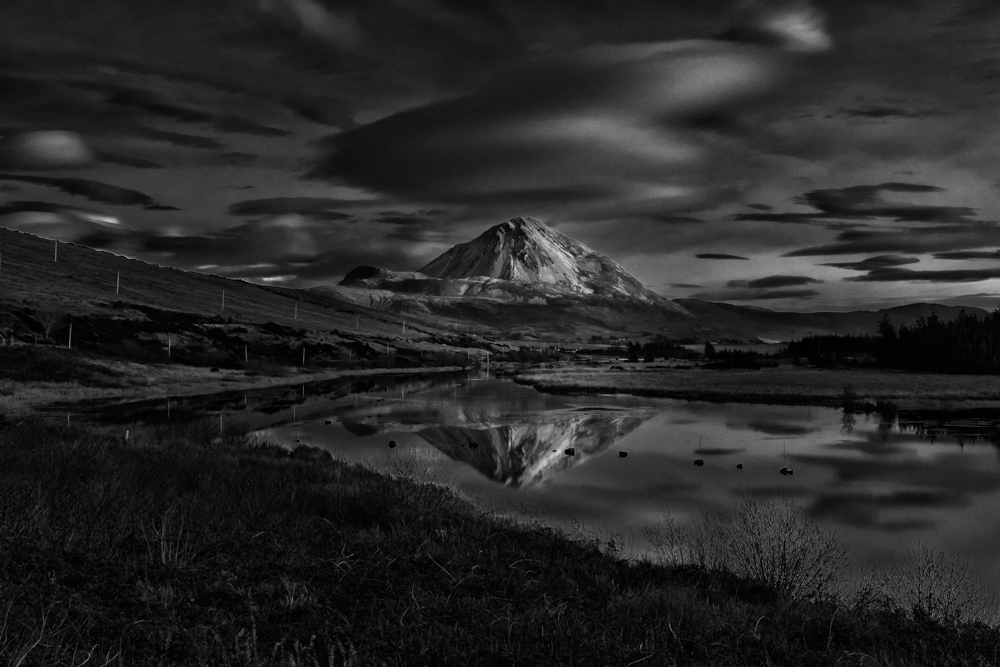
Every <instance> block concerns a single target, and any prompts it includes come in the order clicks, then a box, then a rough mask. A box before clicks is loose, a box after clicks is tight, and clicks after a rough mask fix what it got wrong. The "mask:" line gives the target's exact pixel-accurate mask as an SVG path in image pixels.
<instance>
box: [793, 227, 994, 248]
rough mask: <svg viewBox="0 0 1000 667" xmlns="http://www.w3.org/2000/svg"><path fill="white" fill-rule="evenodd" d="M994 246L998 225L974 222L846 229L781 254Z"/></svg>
mask: <svg viewBox="0 0 1000 667" xmlns="http://www.w3.org/2000/svg"><path fill="white" fill-rule="evenodd" d="M997 245H1000V225H997V224H996V223H993V222H977V223H968V224H961V225H957V224H956V225H941V226H935V227H923V226H921V227H910V228H907V229H892V230H870V229H845V230H843V231H841V232H839V233H838V234H837V236H836V240H835V241H834V242H833V243H827V244H823V245H818V246H810V247H807V248H801V249H799V250H794V251H792V252H788V253H785V255H784V256H785V257H812V256H819V255H855V254H869V253H914V254H923V253H933V252H941V251H947V250H962V249H966V248H982V247H983V246H997Z"/></svg>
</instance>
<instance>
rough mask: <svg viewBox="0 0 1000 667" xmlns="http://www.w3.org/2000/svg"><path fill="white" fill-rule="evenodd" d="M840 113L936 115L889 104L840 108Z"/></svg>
mask: <svg viewBox="0 0 1000 667" xmlns="http://www.w3.org/2000/svg"><path fill="white" fill-rule="evenodd" d="M839 113H841V114H843V115H845V116H853V117H862V118H924V117H926V116H933V115H936V113H935V112H933V111H928V110H908V109H901V108H898V107H889V106H871V107H865V108H863V109H841V110H840V112H839Z"/></svg>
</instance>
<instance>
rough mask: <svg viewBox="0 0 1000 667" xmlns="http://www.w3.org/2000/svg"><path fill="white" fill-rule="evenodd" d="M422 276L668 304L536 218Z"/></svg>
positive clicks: (455, 253) (439, 262)
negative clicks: (487, 280) (538, 286)
mask: <svg viewBox="0 0 1000 667" xmlns="http://www.w3.org/2000/svg"><path fill="white" fill-rule="evenodd" d="M420 273H423V274H424V275H427V276H431V277H433V278H441V279H443V280H448V279H459V280H461V279H470V278H480V277H483V278H492V279H496V280H504V281H515V282H522V283H542V284H544V285H550V286H553V287H556V288H560V289H563V290H568V291H570V292H574V293H576V294H585V295H594V296H605V297H621V298H626V299H635V300H638V301H644V302H650V303H654V302H660V301H664V299H663V297H661V296H660V295H659V294H657V293H655V292H653V291H652V290H650V289H649V288H647V287H646V286H645V285H643V284H642V283H641V282H639V280H638V279H637V278H636V277H635V276H633V275H632V274H630V273H629V272H628V271H626V270H625V269H623V268H622V267H621V266H619V265H618V264H617V263H615V262H614V261H613V260H611V259H610V258H608V257H607V256H605V255H602V254H601V253H599V252H596V251H594V250H592V249H590V248H589V247H587V246H586V245H584V244H583V243H580V242H579V241H577V240H576V239H573V238H570V237H569V236H566V235H565V234H563V233H561V232H558V231H556V230H555V229H552V228H551V227H548V226H547V225H545V224H544V223H542V222H540V221H538V220H535V219H534V218H513V219H511V220H508V221H507V222H504V223H501V224H499V225H496V226H494V227H491V228H490V229H488V230H486V231H485V232H483V233H482V234H481V235H480V236H478V237H477V238H475V239H473V240H471V241H469V242H468V243H460V244H458V245H456V246H455V247H453V248H452V249H451V250H449V251H447V252H445V253H444V254H443V255H441V256H440V257H438V258H437V259H435V260H434V261H432V262H430V263H429V264H427V265H426V266H424V267H423V268H422V269H420Z"/></svg>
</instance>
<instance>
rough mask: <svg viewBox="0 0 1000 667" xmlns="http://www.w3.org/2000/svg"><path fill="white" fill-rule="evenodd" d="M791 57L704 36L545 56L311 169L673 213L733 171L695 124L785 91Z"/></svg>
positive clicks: (524, 199)
mask: <svg viewBox="0 0 1000 667" xmlns="http://www.w3.org/2000/svg"><path fill="white" fill-rule="evenodd" d="M785 55H786V54H783V53H781V52H780V51H777V50H768V49H761V48H756V47H749V46H747V45H745V44H740V43H728V42H721V41H709V40H704V41H688V42H654V43H646V44H617V45H608V46H599V47H590V48H586V49H582V50H578V51H574V52H570V53H564V54H556V55H546V56H537V57H535V58H534V59H533V60H532V61H530V62H528V63H527V64H525V65H523V66H521V67H519V68H516V69H514V70H512V71H508V72H506V73H504V74H502V75H500V76H498V77H497V78H495V79H494V80H492V81H491V82H489V83H488V84H486V85H485V86H483V87H482V88H480V89H479V90H477V91H476V92H473V93H470V94H467V95H463V96H460V97H457V98H454V99H451V100H447V101H443V102H437V103H434V104H430V105H427V106H423V107H419V108H415V109H411V110H407V111H404V112H401V113H397V114H395V115H391V116H388V117H386V118H383V119H381V120H378V121H375V122H373V123H370V124H368V125H364V126H361V127H358V128H356V129H353V130H350V131H347V132H344V133H341V134H338V135H335V136H333V137H331V138H329V139H328V140H327V141H326V142H325V144H324V147H323V154H322V155H321V156H320V157H319V159H317V160H316V162H315V164H314V165H313V168H312V169H311V171H310V172H309V174H308V175H309V177H312V178H320V179H328V180H333V181H340V182H346V183H349V184H351V185H354V186H359V187H363V188H368V189H371V190H375V191H380V192H384V193H391V194H393V195H397V196H400V197H407V198H411V199H413V200H415V201H423V202H450V203H462V204H470V205H478V206H484V205H490V204H507V205H508V206H509V205H510V204H520V205H528V204H533V205H534V210H535V211H536V213H544V212H546V210H547V208H548V209H549V210H551V209H554V208H556V207H558V209H559V210H560V211H573V210H576V211H579V210H580V209H585V210H588V211H591V210H594V209H595V208H599V209H601V211H602V214H603V215H604V216H605V217H607V216H609V215H611V214H612V213H613V212H616V211H617V212H618V215H622V214H623V213H622V212H623V211H624V212H625V213H627V214H630V215H639V214H645V215H655V214H659V215H664V214H666V215H670V216H673V215H677V214H680V213H683V212H685V211H687V210H690V209H692V208H694V207H697V206H699V205H704V204H706V203H707V202H713V201H717V198H715V195H716V194H717V191H718V189H719V188H720V187H722V184H724V187H725V188H729V187H731V179H730V176H731V174H730V173H729V171H728V169H730V168H731V169H735V168H736V167H727V166H723V167H720V165H728V164H729V163H730V162H732V160H726V159H720V158H722V157H723V156H724V155H729V152H730V148H729V146H728V145H727V144H726V141H727V140H726V139H724V138H719V137H717V136H715V135H713V134H712V133H706V132H700V131H698V130H695V129H693V128H692V127H691V126H690V121H691V120H692V119H696V118H699V117H704V116H706V115H722V116H726V115H732V114H737V113H742V112H743V111H744V110H745V109H746V107H748V106H749V105H750V103H751V102H754V101H756V100H760V99H761V98H763V97H765V96H766V95H767V94H768V93H774V92H775V91H776V90H778V89H780V88H781V87H782V86H783V85H784V83H785V82H786V77H785V75H786V74H787V70H786V69H785V68H784V65H785V62H786V61H785V60H784V57H785ZM602 207H603V208H602ZM539 209H541V210H539ZM666 220H667V221H670V222H677V221H679V220H678V219H677V218H669V217H668V218H667V219H666ZM691 221H692V222H693V220H691ZM684 222H687V220H685V221H684Z"/></svg>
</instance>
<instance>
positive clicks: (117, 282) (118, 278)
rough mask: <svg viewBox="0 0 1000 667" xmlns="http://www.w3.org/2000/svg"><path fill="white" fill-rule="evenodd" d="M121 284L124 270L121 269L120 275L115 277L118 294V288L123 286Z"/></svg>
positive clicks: (116, 292)
mask: <svg viewBox="0 0 1000 667" xmlns="http://www.w3.org/2000/svg"><path fill="white" fill-rule="evenodd" d="M121 284H122V272H121V271H119V272H118V277H117V278H116V279H115V294H118V289H119V288H120V287H121Z"/></svg>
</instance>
